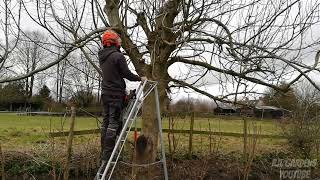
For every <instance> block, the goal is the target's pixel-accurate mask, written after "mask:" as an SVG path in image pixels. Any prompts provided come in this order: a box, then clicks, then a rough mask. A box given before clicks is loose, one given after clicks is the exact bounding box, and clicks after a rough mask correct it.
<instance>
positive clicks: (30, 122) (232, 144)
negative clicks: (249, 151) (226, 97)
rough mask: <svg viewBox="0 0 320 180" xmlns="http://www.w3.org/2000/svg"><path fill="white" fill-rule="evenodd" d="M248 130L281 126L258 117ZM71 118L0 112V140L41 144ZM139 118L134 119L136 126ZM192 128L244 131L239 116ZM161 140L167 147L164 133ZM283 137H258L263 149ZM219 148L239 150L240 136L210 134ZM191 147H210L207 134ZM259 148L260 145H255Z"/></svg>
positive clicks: (202, 121) (90, 123)
mask: <svg viewBox="0 0 320 180" xmlns="http://www.w3.org/2000/svg"><path fill="white" fill-rule="evenodd" d="M99 120H100V121H101V118H99ZM247 120H248V133H252V131H253V127H254V126H256V127H257V129H258V131H259V133H260V134H271V135H272V134H280V132H281V129H280V128H279V126H278V123H276V122H275V121H274V120H257V119H253V118H247ZM174 122H175V126H174V129H189V128H190V117H185V118H183V119H182V118H175V119H174ZM69 124H70V117H57V116H18V115H16V114H15V113H0V142H1V143H2V144H3V146H4V147H5V148H6V149H20V148H26V147H30V146H33V145H37V144H41V143H43V142H46V141H47V140H48V137H47V134H48V132H50V131H55V132H57V131H67V130H68V129H69ZM140 124H141V122H140V121H138V122H137V126H138V127H139V126H140ZM168 127H169V125H168V119H167V118H165V119H164V121H163V128H168ZM96 128H98V126H97V120H96V119H95V118H92V117H76V123H75V130H85V129H96ZM194 129H195V130H202V131H219V132H235V133H243V120H242V118H241V117H214V118H195V123H194ZM164 136H165V137H164V140H165V141H166V144H167V146H168V143H167V141H168V138H167V134H164ZM175 138H176V139H177V142H178V143H177V144H178V145H177V149H179V148H180V149H181V150H186V148H187V146H188V138H189V136H188V134H176V135H175ZM93 139H94V140H95V141H97V142H98V141H99V135H88V136H78V137H76V141H75V142H76V143H77V142H84V141H89V140H93ZM283 141H284V140H273V139H260V140H259V144H261V145H262V146H261V147H262V149H265V147H268V148H269V147H270V148H273V147H276V148H277V147H279V146H280V147H281V144H282V142H283ZM213 146H214V148H222V149H228V150H233V149H234V150H240V149H241V148H242V146H243V145H242V138H236V137H218V136H212V137H211V149H213ZM194 147H195V149H196V150H199V151H204V149H209V147H210V137H209V136H208V135H195V136H194ZM258 147H259V146H258Z"/></svg>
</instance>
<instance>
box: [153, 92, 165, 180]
mask: <svg viewBox="0 0 320 180" xmlns="http://www.w3.org/2000/svg"><path fill="white" fill-rule="evenodd" d="M154 94H155V101H156V111H157V119H158V126H159V136H160V146H161V154H162V164H163V171H164V178H165V180H168V170H167V162H166V153H165V149H164V144H163V136H162V122H161V115H160V103H159V94H158V88H157V87H156V88H154Z"/></svg>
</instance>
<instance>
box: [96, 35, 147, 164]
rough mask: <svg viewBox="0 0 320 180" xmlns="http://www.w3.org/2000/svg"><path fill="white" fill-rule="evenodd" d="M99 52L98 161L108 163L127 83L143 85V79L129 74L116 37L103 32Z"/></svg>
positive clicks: (120, 124)
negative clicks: (100, 115)
mask: <svg viewBox="0 0 320 180" xmlns="http://www.w3.org/2000/svg"><path fill="white" fill-rule="evenodd" d="M102 44H103V49H101V50H100V51H99V63H100V67H101V69H102V73H103V77H102V79H103V80H102V93H101V94H102V102H103V109H104V117H103V124H102V127H101V152H102V154H101V160H102V161H108V160H109V158H110V156H111V153H112V151H113V149H114V146H115V141H116V136H117V133H118V132H120V131H121V128H122V127H121V126H122V123H121V119H120V114H121V111H122V109H123V100H124V97H125V90H126V84H125V81H124V79H123V78H126V79H128V80H130V81H144V80H147V78H146V77H139V76H137V75H135V74H133V73H132V72H131V71H130V70H129V68H128V65H127V62H126V59H125V57H124V56H123V54H122V53H121V52H120V47H121V39H120V37H119V35H118V34H117V33H116V32H114V31H112V30H107V31H106V32H105V33H104V34H103V36H102Z"/></svg>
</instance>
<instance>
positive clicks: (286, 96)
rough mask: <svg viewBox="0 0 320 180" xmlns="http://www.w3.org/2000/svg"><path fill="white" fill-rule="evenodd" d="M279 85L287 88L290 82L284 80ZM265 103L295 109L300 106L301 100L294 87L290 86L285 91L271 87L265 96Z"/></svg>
mask: <svg viewBox="0 0 320 180" xmlns="http://www.w3.org/2000/svg"><path fill="white" fill-rule="evenodd" d="M279 87H280V88H281V87H282V88H286V87H288V84H286V83H284V82H283V83H281V85H280V86H279ZM263 103H264V104H265V105H269V106H276V107H280V108H284V109H287V110H290V111H294V110H295V109H297V108H298V103H299V100H298V97H297V95H296V92H295V89H294V87H290V88H289V89H288V90H287V92H285V93H284V92H280V91H277V90H274V89H271V88H270V89H269V90H268V92H267V93H266V95H265V96H264V97H263Z"/></svg>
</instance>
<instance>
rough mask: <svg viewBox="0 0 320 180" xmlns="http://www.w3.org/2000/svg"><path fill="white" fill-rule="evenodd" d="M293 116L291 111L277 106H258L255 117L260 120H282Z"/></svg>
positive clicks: (255, 109)
mask: <svg viewBox="0 0 320 180" xmlns="http://www.w3.org/2000/svg"><path fill="white" fill-rule="evenodd" d="M290 114H291V111H289V110H287V109H283V108H279V107H275V106H256V107H255V108H254V116H255V117H258V118H269V119H280V118H282V117H284V116H288V115H290Z"/></svg>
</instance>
